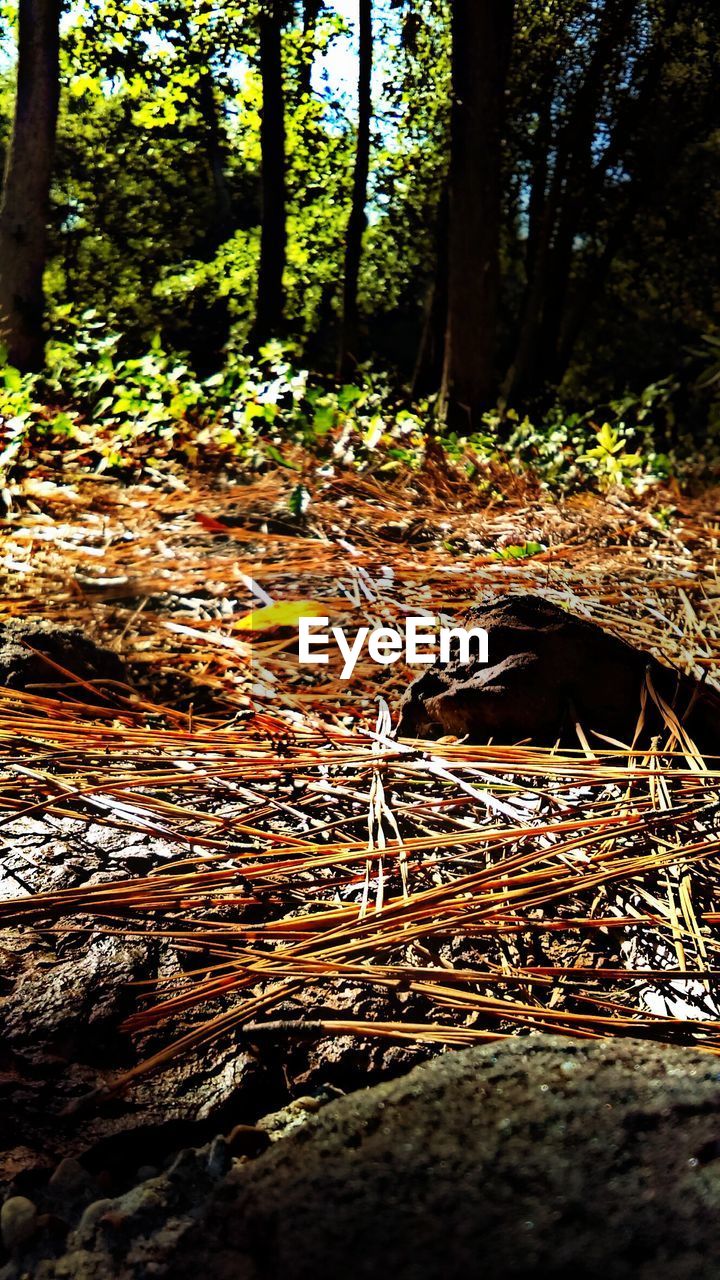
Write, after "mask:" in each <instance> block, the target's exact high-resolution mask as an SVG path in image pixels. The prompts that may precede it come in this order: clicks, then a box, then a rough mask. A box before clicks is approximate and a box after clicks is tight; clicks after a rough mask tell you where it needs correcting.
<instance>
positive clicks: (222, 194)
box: [198, 68, 235, 252]
mask: <svg viewBox="0 0 720 1280" xmlns="http://www.w3.org/2000/svg"><path fill="white" fill-rule="evenodd" d="M198 108H199V110H200V114H201V116H202V119H203V124H204V125H205V134H206V138H207V159H208V166H209V169H210V177H211V180H212V188H213V196H214V205H215V209H214V213H213V218H212V226H211V227H210V229H209V234H208V237H207V239H208V248H209V250H210V251H211V252H213V251H214V250H216V249H217V248H218V246H219V245H221V244H224V243H225V241H226V240H228V239H229V238H230V236H231V235H232V233H233V231H234V230H235V219H234V216H233V204H232V196H231V194H230V188H229V186H228V183H227V178H226V177H225V162H226V155H225V140H224V138H223V130H222V127H221V124H220V119H219V117H218V108H217V102H216V101H215V85H214V82H213V74H212V71H210V69H209V68H208V69H207V70H205V71H202V72H201V73H200V78H199V80H198Z"/></svg>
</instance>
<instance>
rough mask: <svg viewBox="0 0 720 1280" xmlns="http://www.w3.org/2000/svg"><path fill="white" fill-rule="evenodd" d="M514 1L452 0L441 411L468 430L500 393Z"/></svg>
mask: <svg viewBox="0 0 720 1280" xmlns="http://www.w3.org/2000/svg"><path fill="white" fill-rule="evenodd" d="M513 13H514V0H453V5H452V85H453V106H452V123H451V148H450V210H449V229H448V311H447V327H446V335H445V358H444V365H443V379H442V389H441V395H440V404H441V413H442V414H443V416H445V417H446V419H447V420H448V422H450V423H451V424H453V425H455V426H456V427H458V429H460V430H463V431H471V430H473V429H474V428H475V427H476V426H478V425H479V423H480V418H481V414H482V412H483V410H484V409H486V408H487V406H488V404H489V403H490V402H491V401H492V399H493V395H494V391H495V338H496V321H497V306H498V296H499V291H500V261H499V252H500V221H501V199H502V189H501V167H502V125H503V117H504V97H505V85H506V81H507V72H508V64H509V60H510V50H511V46H512V31H513Z"/></svg>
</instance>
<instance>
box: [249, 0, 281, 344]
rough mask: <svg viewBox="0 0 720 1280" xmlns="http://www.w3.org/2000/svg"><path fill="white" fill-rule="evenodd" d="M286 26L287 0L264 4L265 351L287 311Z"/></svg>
mask: <svg viewBox="0 0 720 1280" xmlns="http://www.w3.org/2000/svg"><path fill="white" fill-rule="evenodd" d="M282 26H283V5H282V0H265V2H264V3H263V5H262V8H261V12H260V74H261V78H262V92H263V105H262V119H261V122H260V150H261V158H262V159H261V163H262V228H261V237H260V270H259V274H258V290H257V302H256V307H255V326H254V329H253V342H254V345H255V346H261V345H262V343H263V342H265V341H267V339H268V338H270V337H273V336H274V335H276V334H278V333H279V332H281V330H282V326H283V315H284V306H285V295H284V292H283V275H284V273H285V253H286V245H287V228H286V221H285V198H286V197H285V102H284V97H283V66H282Z"/></svg>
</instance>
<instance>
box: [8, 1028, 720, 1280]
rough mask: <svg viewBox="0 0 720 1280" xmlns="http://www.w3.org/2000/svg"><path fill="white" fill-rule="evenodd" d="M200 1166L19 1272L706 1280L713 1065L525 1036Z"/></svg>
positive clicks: (609, 1045) (442, 1061) (716, 1079)
mask: <svg viewBox="0 0 720 1280" xmlns="http://www.w3.org/2000/svg"><path fill="white" fill-rule="evenodd" d="M193 1167H194V1168H195V1170H196V1171H195V1172H193ZM206 1168H207V1161H206V1160H204V1161H203V1160H200V1158H199V1157H198V1158H195V1165H194V1166H193V1160H190V1161H189V1162H188V1161H180V1162H179V1163H178V1165H177V1167H176V1169H175V1170H174V1171H169V1172H168V1174H166V1175H163V1177H161V1178H158V1179H155V1180H153V1181H151V1182H148V1183H145V1184H143V1187H142V1188H140V1189H136V1190H135V1191H134V1192H132V1193H130V1195H129V1196H126V1197H121V1198H119V1199H118V1200H116V1201H114V1202H112V1204H111V1206H110V1207H109V1208H108V1210H107V1211H104V1212H103V1213H99V1214H98V1216H97V1217H95V1218H93V1220H92V1222H90V1223H88V1222H86V1223H85V1224H84V1226H83V1229H82V1230H81V1231H76V1232H75V1234H74V1235H71V1236H70V1238H69V1240H68V1245H67V1252H66V1253H65V1254H64V1255H63V1256H62V1257H61V1258H59V1259H58V1260H55V1261H47V1262H45V1263H42V1262H41V1263H40V1264H39V1265H37V1266H36V1269H34V1270H33V1272H32V1274H33V1275H35V1276H36V1277H38V1278H41V1277H42V1278H45V1280H50V1277H52V1278H53V1280H55V1278H59V1277H60V1276H63V1277H70V1276H72V1277H74V1278H75V1277H87V1278H90V1277H92V1278H93V1280H99V1278H100V1277H105V1276H108V1277H118V1278H120V1277H122V1280H141V1278H142V1280H144V1278H146V1277H149V1276H151V1275H152V1276H154V1277H157V1276H162V1277H168V1278H169V1277H172V1280H197V1276H198V1275H202V1277H203V1280H230V1278H231V1277H232V1280H338V1277H340V1278H341V1280H365V1278H369V1277H373V1278H375V1277H384V1276H389V1277H392V1278H393V1280H456V1278H457V1280H474V1278H475V1277H477V1278H478V1280H480V1277H482V1278H483V1280H493V1278H494V1277H539V1276H541V1275H542V1276H545V1275H548V1276H554V1277H563V1278H567V1280H570V1277H573V1280H574V1278H575V1277H578V1276H583V1277H602V1280H624V1278H625V1277H628V1280H629V1277H641V1278H646V1280H650V1278H651V1277H652V1280H657V1278H658V1277H659V1278H661V1280H665V1278H668V1280H681V1278H682V1280H685V1278H687V1280H690V1278H691V1277H692V1280H698V1277H699V1278H700V1280H702V1278H704V1277H708V1280H710V1277H713V1278H714V1277H716V1276H717V1275H718V1274H720V1063H718V1060H717V1059H716V1058H715V1057H713V1056H711V1055H709V1054H703V1053H699V1052H695V1051H693V1050H689V1049H679V1048H668V1047H662V1046H657V1045H652V1044H650V1043H647V1042H644V1041H629V1040H626V1041H622V1040H608V1041H604V1042H603V1041H595V1042H588V1041H571V1040H566V1039H560V1038H554V1037H542V1036H538V1037H531V1038H527V1039H514V1040H507V1041H505V1042H502V1043H498V1044H494V1045H489V1046H485V1047H482V1048H479V1049H474V1050H469V1051H467V1052H462V1053H448V1054H446V1055H444V1056H443V1057H441V1058H439V1059H436V1060H435V1061H433V1062H431V1063H429V1064H427V1065H424V1066H421V1067H418V1068H417V1069H416V1070H414V1071H413V1072H411V1073H410V1075H408V1076H406V1077H405V1078H404V1079H402V1080H399V1081H396V1082H394V1083H392V1084H386V1085H380V1086H377V1087H376V1088H374V1089H370V1090H366V1091H362V1092H360V1093H356V1094H354V1095H352V1096H349V1097H346V1098H343V1099H340V1100H339V1101H337V1102H333V1103H331V1104H329V1105H328V1106H327V1107H326V1108H325V1109H324V1110H323V1111H322V1112H321V1113H320V1114H319V1115H317V1116H315V1117H313V1118H312V1119H310V1120H308V1121H307V1122H306V1123H305V1124H304V1125H303V1126H302V1127H301V1128H300V1129H298V1130H296V1131H294V1132H293V1133H292V1134H290V1136H288V1137H285V1138H282V1139H281V1140H279V1141H278V1142H276V1143H275V1144H274V1145H273V1146H272V1147H271V1148H270V1149H269V1150H268V1151H266V1152H265V1153H264V1154H262V1155H260V1156H259V1157H258V1158H257V1159H255V1160H254V1161H245V1162H242V1163H236V1164H235V1166H234V1167H233V1168H232V1169H231V1171H230V1172H229V1173H227V1174H226V1175H224V1176H223V1177H221V1178H219V1179H214V1180H209V1179H208V1176H207V1172H206ZM103 1208H104V1206H103ZM8 1274H10V1273H8ZM13 1274H15V1273H13ZM17 1274H19V1272H18V1273H17Z"/></svg>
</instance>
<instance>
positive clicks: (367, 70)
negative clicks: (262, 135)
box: [337, 0, 373, 381]
mask: <svg viewBox="0 0 720 1280" xmlns="http://www.w3.org/2000/svg"><path fill="white" fill-rule="evenodd" d="M359 26H360V41H359V51H358V126H357V147H356V151H355V173H354V176H353V190H352V204H351V206H350V217H349V218H348V225H347V233H346V237H345V278H344V284H343V309H342V324H341V329H340V349H339V351H338V363H337V376H338V379H339V380H340V381H344V380H345V379H347V378H348V377H349V375H350V374H351V373H352V371H353V369H354V368H355V367H356V366H357V364H358V356H359V352H358V346H359V342H358V339H359V315H358V300H357V291H358V278H359V276H360V259H361V257H362V241H363V233H364V231H365V226H366V223H367V219H366V216H365V205H366V203H367V185H368V174H369V171H370V122H371V119H372V60H373V47H372V44H373V33H372V0H359Z"/></svg>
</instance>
